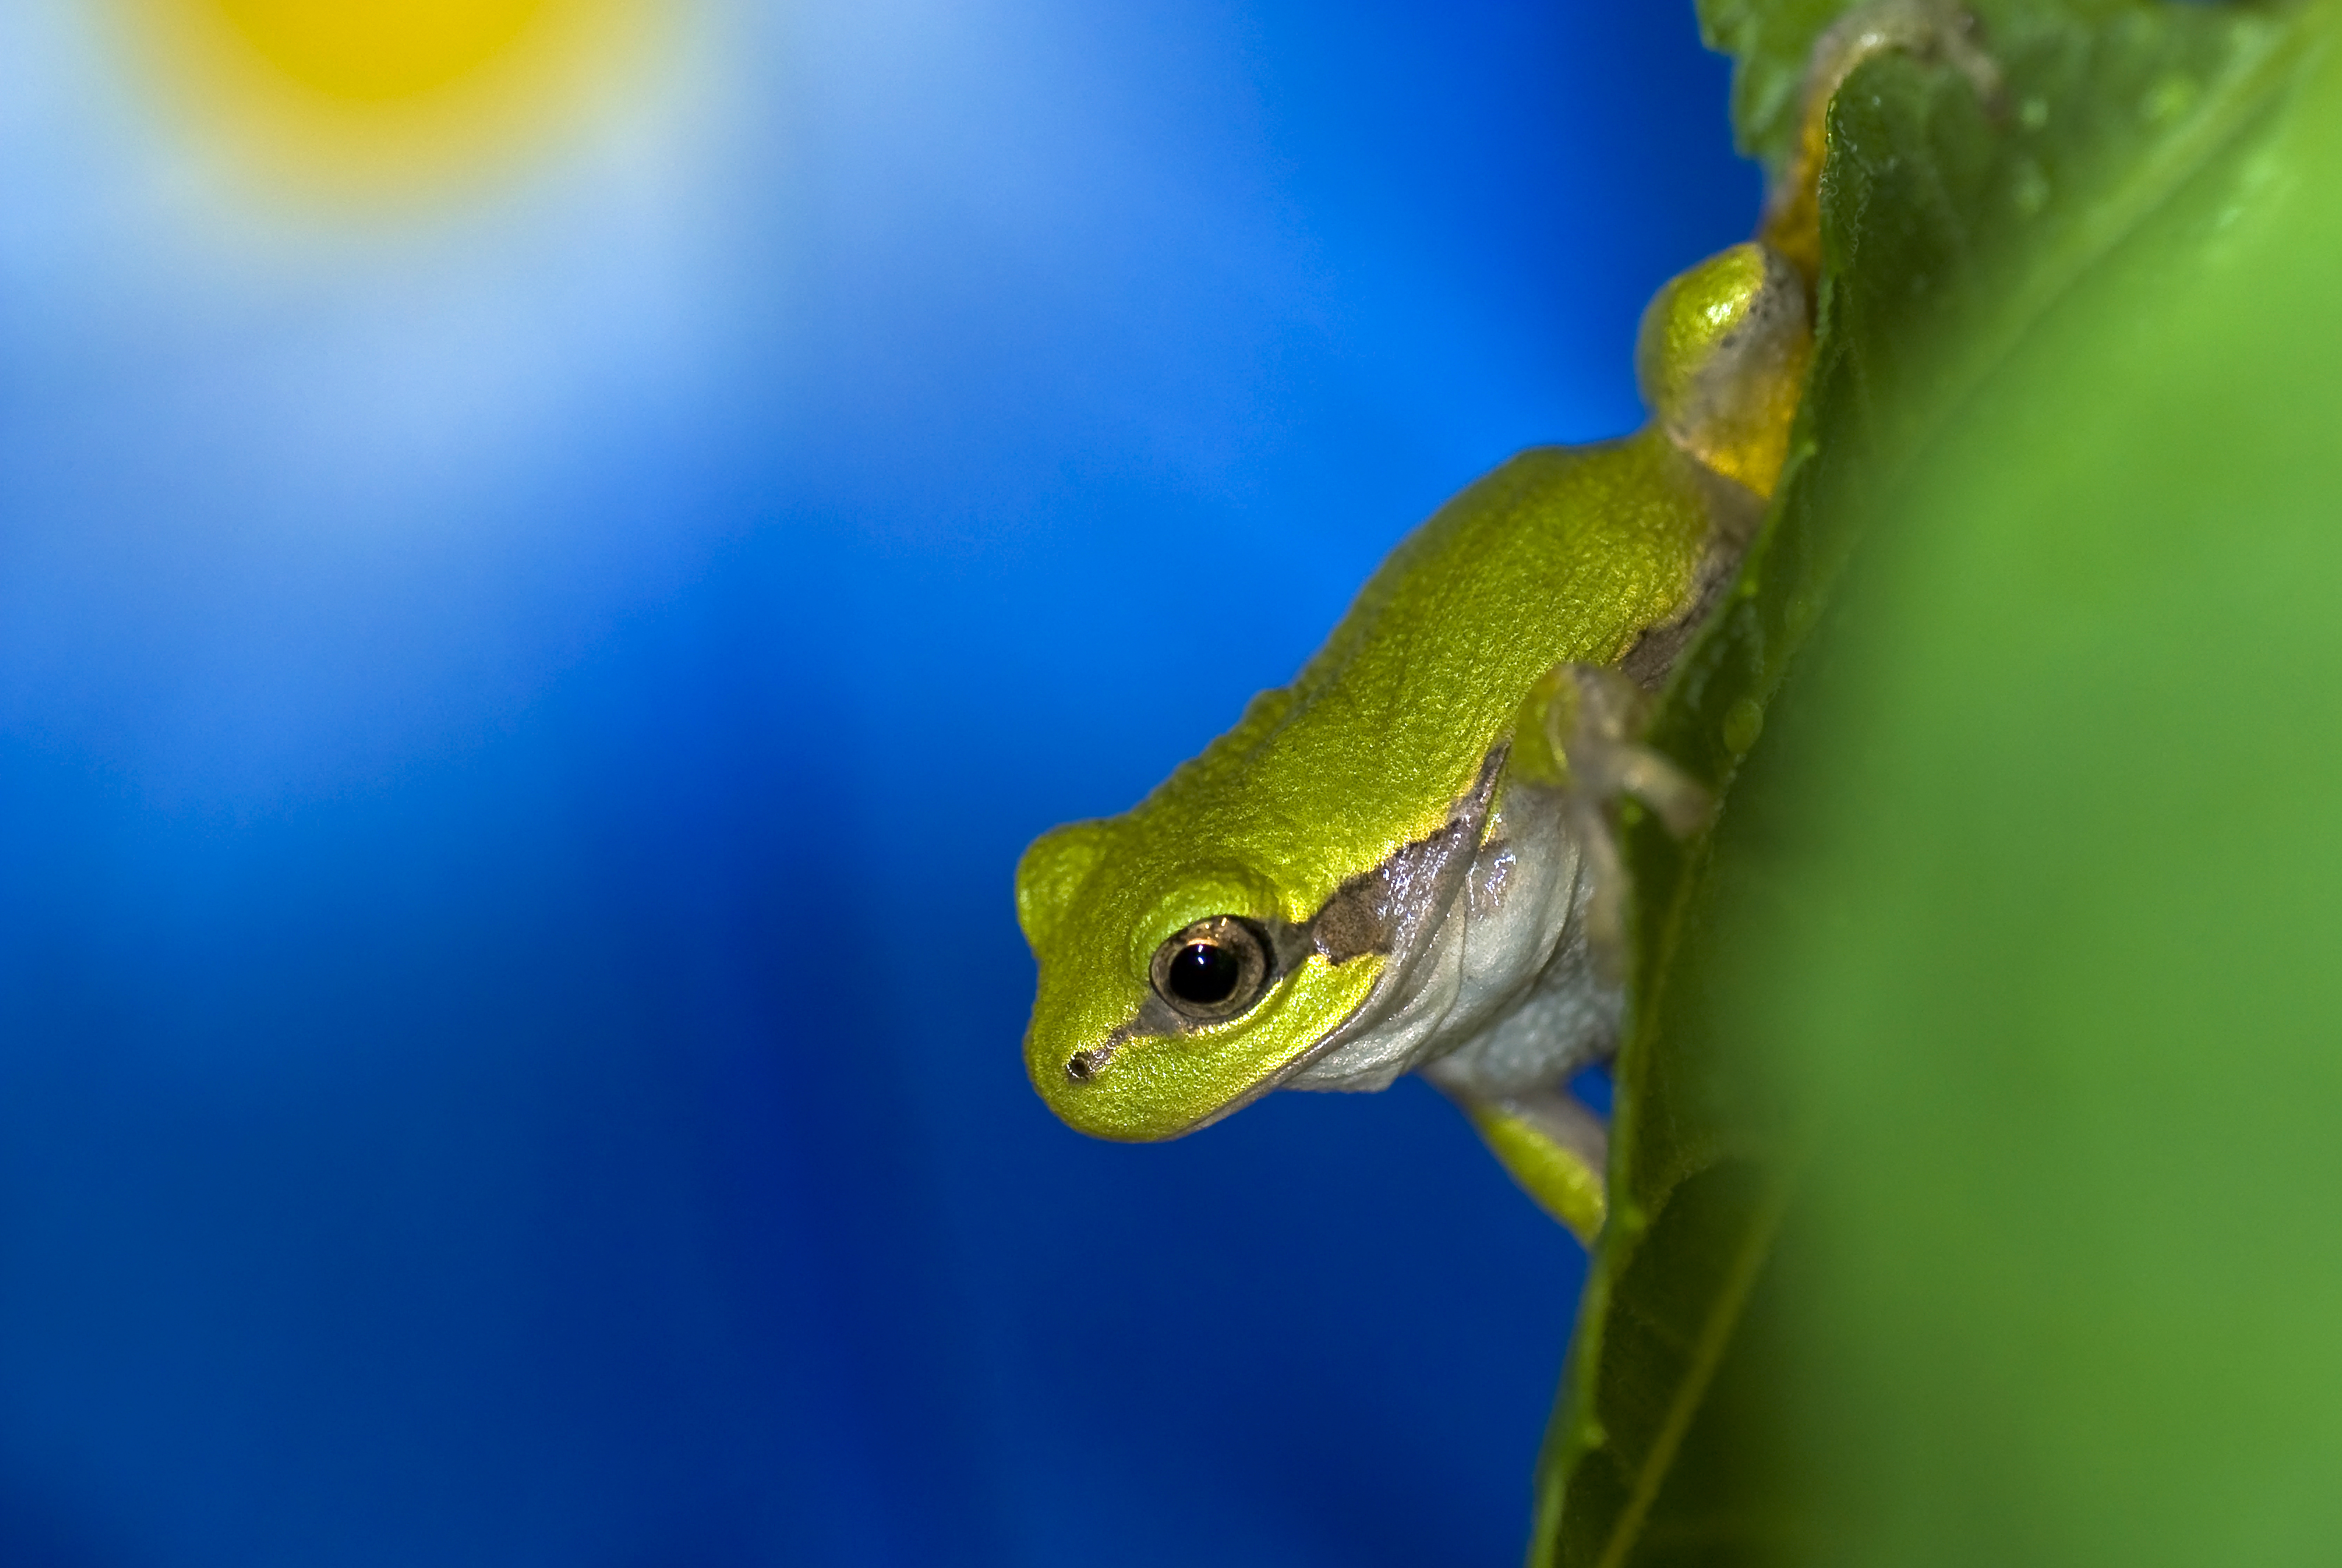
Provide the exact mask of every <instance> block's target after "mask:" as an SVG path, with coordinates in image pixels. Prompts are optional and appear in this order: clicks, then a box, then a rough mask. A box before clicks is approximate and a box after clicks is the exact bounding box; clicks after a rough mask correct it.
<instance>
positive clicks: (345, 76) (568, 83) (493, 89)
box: [116, 0, 679, 196]
mask: <svg viewBox="0 0 2342 1568" xmlns="http://www.w3.org/2000/svg"><path fill="white" fill-rule="evenodd" d="M116 4H117V10H118V11H119V13H120V14H121V15H122V16H123V17H124V19H125V21H126V22H128V23H129V24H130V27H131V31H132V33H133V35H134V36H133V39H132V42H133V43H134V45H135V46H136V49H137V52H138V53H140V54H142V55H146V56H148V57H150V58H151V59H152V60H154V61H155V63H156V64H157V65H159V66H160V67H161V69H162V75H163V77H164V79H165V83H166V85H168V86H169V87H170V88H172V89H175V92H174V95H175V96H176V97H178V98H179V99H181V100H182V102H183V103H184V105H185V107H186V108H187V109H188V110H190V111H191V112H192V117H193V119H194V120H195V122H196V127H195V128H198V129H199V130H201V131H203V132H205V133H206V134H207V135H208V136H211V137H212V138H213V139H218V140H225V142H227V143H229V144H231V145H232V146H235V148H236V149H237V151H238V152H239V153H240V154H241V155H243V156H244V157H245V159H246V160H247V161H251V162H255V163H257V164H258V165H260V166H263V167H264V168H265V170H266V171H267V172H268V173H269V174H270V175H272V176H276V177H277V178H278V180H279V181H280V183H290V184H292V185H294V186H301V187H307V188H310V189H313V190H316V189H321V190H325V191H329V192H331V193H332V194H336V195H361V196H363V195H374V194H384V193H387V192H390V191H394V190H396V189H398V188H401V187H414V186H435V185H439V184H442V183H444V182H445V180H446V179H447V177H449V176H460V175H463V174H465V173H468V172H475V171H479V170H482V169H484V168H490V167H494V166H500V165H503V164H505V163H507V162H508V161H509V160H510V158H511V157H512V156H513V155H514V154H515V153H516V152H519V151H523V150H525V149H527V148H529V147H531V146H543V145H544V144H545V142H546V141H547V140H548V139H549V136H551V134H553V133H555V132H557V131H558V130H560V129H562V128H564V127H565V126H574V125H575V123H577V121H578V120H579V118H580V117H581V116H583V115H584V114H585V113H586V112H587V111H589V110H590V109H591V108H593V107H594V106H596V103H597V102H605V101H606V100H608V99H609V98H610V97H611V96H612V95H613V94H614V93H616V91H617V90H618V89H619V88H620V87H621V86H622V85H624V82H625V79H626V75H629V74H630V73H628V72H627V71H626V67H628V66H630V65H634V64H636V62H638V61H639V60H640V59H641V57H642V55H644V53H645V51H646V46H647V45H648V43H649V41H650V40H649V35H650V33H651V31H652V29H651V27H650V19H651V17H652V15H654V14H655V13H656V14H665V13H671V12H673V11H676V10H677V9H679V7H678V6H677V5H676V4H675V0H666V3H665V4H662V3H661V0H116Z"/></svg>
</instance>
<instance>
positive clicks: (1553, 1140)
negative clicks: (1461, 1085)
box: [1460, 1089, 1609, 1246]
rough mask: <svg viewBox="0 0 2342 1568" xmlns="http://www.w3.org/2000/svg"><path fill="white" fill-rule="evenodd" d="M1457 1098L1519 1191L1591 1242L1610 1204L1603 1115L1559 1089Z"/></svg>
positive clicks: (1599, 1228)
mask: <svg viewBox="0 0 2342 1568" xmlns="http://www.w3.org/2000/svg"><path fill="white" fill-rule="evenodd" d="M1460 1103H1461V1104H1462V1106H1463V1108H1464V1114H1465V1115H1466V1117H1468V1118H1469V1119H1470V1120H1471V1122H1472V1125H1473V1126H1474V1127H1475V1128H1477V1129H1478V1130H1479V1133H1480V1136H1481V1138H1482V1139H1483V1140H1485V1141H1486V1143H1487V1145H1488V1149H1489V1151H1490V1152H1492V1153H1494V1154H1495V1155H1496V1161H1497V1163H1499V1164H1501V1165H1502V1166H1504V1168H1505V1170H1506V1172H1507V1173H1509V1174H1510V1175H1511V1177H1512V1178H1513V1180H1514V1181H1517V1182H1519V1183H1520V1185H1521V1189H1522V1191H1526V1193H1528V1195H1529V1196H1530V1197H1532V1198H1534V1199H1536V1202H1537V1206H1538V1207H1539V1208H1541V1209H1543V1210H1544V1211H1546V1213H1548V1214H1550V1215H1552V1216H1553V1217H1554V1218H1555V1219H1556V1220H1558V1221H1561V1222H1562V1224H1564V1225H1566V1226H1567V1227H1568V1228H1569V1231H1570V1232H1571V1233H1572V1234H1574V1235H1575V1236H1576V1238H1577V1239H1578V1240H1579V1241H1582V1242H1584V1243H1586V1245H1587V1246H1592V1245H1593V1244H1594V1238H1595V1236H1596V1234H1598V1233H1599V1232H1600V1231H1601V1229H1602V1220H1603V1215H1604V1214H1605V1212H1606V1211H1607V1208H1608V1201H1607V1199H1606V1195H1605V1192H1604V1188H1603V1177H1602V1172H1603V1169H1604V1167H1605V1165H1606V1161H1607V1159H1608V1144H1609V1138H1608V1134H1607V1133H1606V1131H1605V1130H1604V1128H1603V1126H1602V1121H1601V1118H1599V1117H1597V1116H1596V1115H1595V1114H1594V1112H1593V1111H1589V1110H1587V1109H1586V1107H1585V1106H1583V1105H1580V1104H1579V1103H1578V1102H1577V1101H1575V1100H1572V1099H1571V1098H1570V1097H1569V1096H1568V1095H1567V1094H1566V1093H1564V1092H1562V1091H1560V1090H1558V1089H1539V1090H1532V1091H1528V1092H1526V1093H1522V1094H1510V1095H1506V1096H1504V1097H1502V1098H1500V1099H1493V1100H1464V1101H1461V1102H1460Z"/></svg>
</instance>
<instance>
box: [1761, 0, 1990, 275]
mask: <svg viewBox="0 0 2342 1568" xmlns="http://www.w3.org/2000/svg"><path fill="white" fill-rule="evenodd" d="M1889 51H1895V52H1899V53H1902V54H1906V55H1911V56H1913V57H1914V58H1916V59H1920V60H1926V61H1930V62H1939V63H1941V64H1943V65H1949V66H1951V67H1952V68H1953V69H1954V70H1957V71H1958V72H1959V73H1960V74H1961V75H1964V76H1966V77H1967V79H1968V82H1969V85H1972V86H1973V87H1974V88H1975V89H1976V92H1977V96H1978V97H1980V98H1982V99H1983V100H1984V101H1985V104H1986V106H1987V107H1988V108H1991V109H1994V110H1995V111H1996V112H1997V109H1998V106H1999V104H2000V96H2001V91H2000V67H1999V66H1998V65H1996V64H1995V63H1994V61H1993V58H1992V56H1991V55H1989V54H1987V53H1986V52H1985V49H1984V46H1983V45H1981V44H1980V43H1979V42H1977V22H1976V18H1975V17H1974V16H1972V15H1969V14H1968V13H1967V11H1966V10H1964V9H1962V8H1961V7H1960V6H1959V5H1957V4H1954V3H1953V0H1872V3H1871V4H1869V5H1858V6H1857V7H1856V8H1855V9H1853V10H1851V11H1849V12H1847V14H1846V15H1843V16H1841V17H1839V18H1838V19H1837V21H1836V22H1833V23H1832V24H1830V25H1829V26H1828V27H1827V28H1826V29H1825V30H1824V31H1823V33H1822V35H1821V36H1820V37H1818V38H1817V39H1816V40H1815V41H1814V48H1813V53H1812V54H1811V55H1809V56H1808V57H1807V65H1806V82H1805V87H1804V90H1803V93H1802V95H1801V97H1800V105H1801V107H1800V110H1799V116H1798V125H1797V142H1796V143H1795V144H1794V145H1793V146H1791V148H1790V151H1789V156H1788V159H1787V162H1786V163H1784V164H1783V166H1782V167H1781V170H1780V172H1779V175H1778V176H1777V178H1776V180H1775V181H1774V185H1773V189H1772V192H1771V194H1770V196H1768V197H1767V200H1766V204H1765V219H1764V223H1763V225H1762V226H1761V227H1760V228H1759V230H1758V235H1757V237H1758V238H1760V239H1762V240H1763V241H1764V242H1765V244H1766V245H1767V246H1770V247H1771V248H1772V249H1773V250H1775V251H1777V252H1778V253H1779V254H1780V255H1781V256H1784V257H1785V258H1787V260H1788V261H1789V262H1790V263H1792V264H1793V265H1795V266H1796V267H1797V270H1798V271H1800V272H1802V273H1804V274H1805V276H1806V278H1807V282H1808V283H1811V282H1812V281H1813V280H1815V279H1817V278H1818V277H1819V276H1821V268H1822V239H1821V176H1822V165H1823V163H1824V162H1825V161H1827V157H1828V154H1829V106H1830V100H1831V99H1832V98H1833V97H1835V96H1836V95H1837V90H1838V88H1839V87H1840V86H1842V85H1844V84H1845V82H1846V79H1847V77H1848V76H1850V75H1854V72H1855V68H1856V67H1857V66H1858V65H1861V64H1862V63H1863V62H1864V61H1866V60H1867V59H1869V58H1870V57H1871V56H1873V55H1883V54H1886V53H1887V52H1889Z"/></svg>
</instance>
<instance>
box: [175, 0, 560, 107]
mask: <svg viewBox="0 0 2342 1568" xmlns="http://www.w3.org/2000/svg"><path fill="white" fill-rule="evenodd" d="M213 4H215V5H216V6H217V7H218V8H219V11H220V14H221V15H223V16H225V18H226V19H227V22H228V25H230V26H231V27H233V28H235V30H236V31H237V32H238V33H241V34H242V35H244V36H245V39H246V40H247V41H248V42H249V43H250V44H251V45H252V47H253V48H254V49H255V51H257V52H258V53H259V55H261V57H262V58H264V59H265V60H267V61H268V62H269V64H271V65H275V67H276V68H277V69H278V70H280V71H283V72H284V73H285V75H287V76H289V77H291V78H292V79H293V80H294V81H295V82H299V83H301V84H303V85H306V86H311V87H315V89H316V90H317V91H318V92H320V93H323V94H325V95H327V96H329V97H335V98H355V99H361V100H371V101H375V102H379V101H382V100H385V99H390V98H402V97H407V96H411V95H415V94H417V93H427V92H430V91H431V90H432V89H434V88H435V87H444V86H445V85H447V84H448V83H450V82H452V81H454V80H455V79H456V78H457V77H459V76H463V75H468V74H469V73H471V72H473V71H475V70H478V69H479V68H481V67H482V66H484V65H489V64H491V63H492V62H494V61H495V58H496V57H497V56H498V55H502V54H504V53H505V52H506V51H507V50H510V49H512V48H514V47H515V45H519V44H521V43H523V42H524V41H525V35H526V33H527V30H528V25H529V24H530V23H531V22H532V21H535V19H536V18H537V16H538V14H539V13H541V12H543V11H545V9H546V8H547V6H546V4H545V0H213ZM557 8H558V7H555V9H557Z"/></svg>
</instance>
